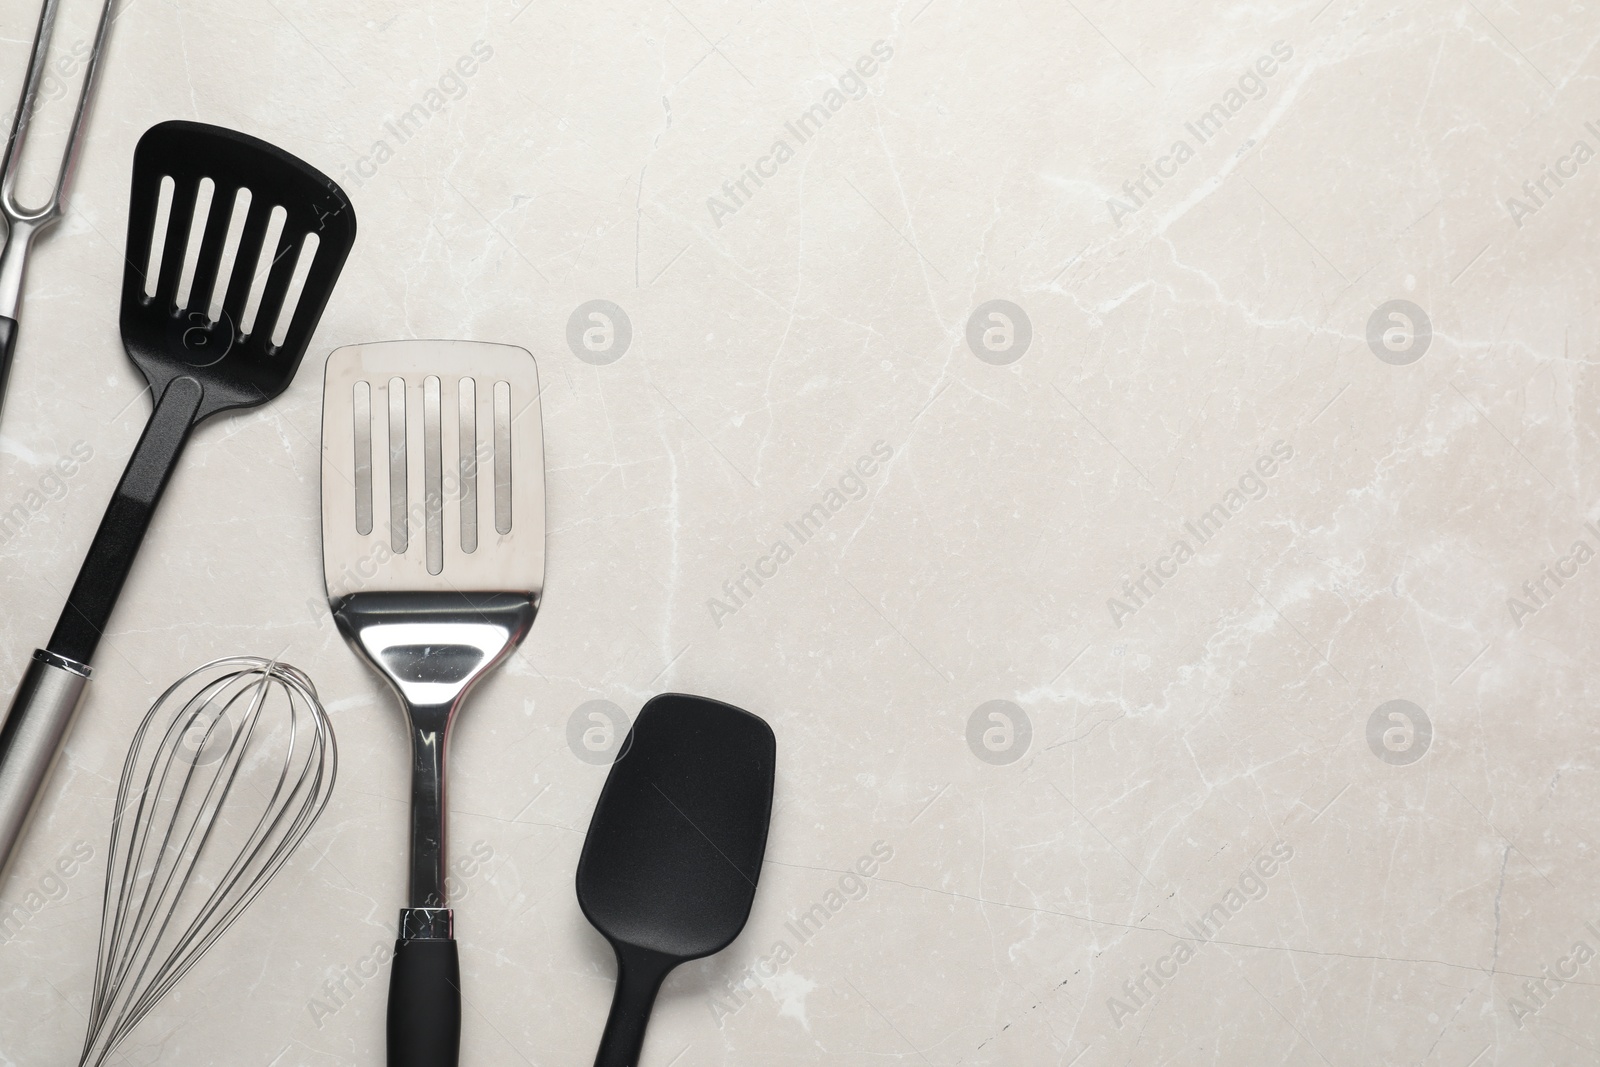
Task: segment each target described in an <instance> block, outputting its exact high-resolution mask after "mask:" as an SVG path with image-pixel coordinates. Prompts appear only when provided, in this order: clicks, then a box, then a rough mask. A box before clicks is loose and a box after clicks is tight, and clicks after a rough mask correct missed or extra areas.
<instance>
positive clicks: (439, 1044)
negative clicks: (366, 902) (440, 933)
mask: <svg viewBox="0 0 1600 1067" xmlns="http://www.w3.org/2000/svg"><path fill="white" fill-rule="evenodd" d="M388 1047H389V1067H456V1063H457V1061H458V1059H459V1058H460V1056H461V960H460V957H459V955H458V954H457V951H456V943H455V942H454V941H451V940H444V939H419V940H413V941H407V940H405V939H401V940H399V941H397V942H395V946H394V964H393V970H392V971H391V972H390V975H389V1023H388Z"/></svg>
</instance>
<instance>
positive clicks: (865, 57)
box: [706, 41, 894, 229]
mask: <svg viewBox="0 0 1600 1067" xmlns="http://www.w3.org/2000/svg"><path fill="white" fill-rule="evenodd" d="M893 57H894V46H893V45H891V44H890V43H889V42H887V41H877V42H876V43H874V44H873V46H872V49H871V52H870V54H867V53H863V54H862V56H861V58H859V59H857V60H856V61H855V65H854V66H852V67H847V68H846V69H845V71H844V73H843V74H840V75H839V76H838V77H837V78H835V79H834V80H835V81H836V82H837V83H838V84H837V87H835V88H830V89H829V90H828V91H827V92H825V93H823V94H822V99H821V100H819V101H817V102H816V103H815V104H812V105H811V106H810V107H808V108H806V109H805V110H804V111H802V112H801V113H800V114H799V115H798V116H797V117H796V118H794V119H793V120H791V121H789V122H785V123H784V124H783V131H784V134H786V135H787V136H782V135H780V136H778V137H775V138H773V140H772V147H771V148H770V149H768V151H767V154H766V155H764V156H762V157H761V158H760V159H758V160H756V161H755V162H754V163H752V164H750V165H749V166H747V167H745V168H744V169H743V170H742V171H741V172H740V174H739V176H738V177H737V178H733V179H731V180H729V181H725V182H723V183H722V196H721V197H717V196H708V197H706V210H707V211H709V212H711V221H712V222H714V223H716V224H717V227H718V228H719V229H720V228H721V227H722V220H723V219H724V218H726V217H728V216H729V215H735V214H738V212H739V209H741V208H743V207H744V206H745V205H746V204H748V203H750V201H751V199H752V198H753V197H754V196H755V191H754V190H752V189H751V188H750V183H751V182H754V183H755V186H756V189H760V188H761V187H762V186H763V185H765V184H766V183H765V182H763V181H762V179H763V178H776V177H777V176H778V168H779V167H782V166H783V165H784V164H785V163H787V162H789V160H791V159H793V158H794V155H795V147H797V146H799V145H803V144H805V143H806V142H807V141H809V140H811V139H812V138H813V137H815V136H816V135H817V134H819V133H821V132H822V127H823V125H824V124H825V123H826V122H827V121H828V120H829V119H831V118H833V116H835V115H837V114H838V113H839V112H840V111H842V110H843V109H844V106H845V104H847V103H849V102H850V101H851V100H860V99H862V98H863V97H865V96H866V95H867V82H866V79H868V78H870V77H872V76H873V75H874V74H877V73H878V71H879V69H880V68H881V67H882V65H883V64H885V63H887V62H889V60H890V59H892V58H893ZM790 139H792V140H793V141H794V145H790V143H789V141H790Z"/></svg>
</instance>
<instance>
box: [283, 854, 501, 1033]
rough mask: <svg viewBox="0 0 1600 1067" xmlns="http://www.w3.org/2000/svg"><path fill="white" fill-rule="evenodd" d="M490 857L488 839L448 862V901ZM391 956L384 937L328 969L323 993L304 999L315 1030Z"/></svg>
mask: <svg viewBox="0 0 1600 1067" xmlns="http://www.w3.org/2000/svg"><path fill="white" fill-rule="evenodd" d="M493 859H494V846H493V845H491V844H489V842H487V841H478V842H477V843H475V844H474V845H473V846H472V848H471V850H470V851H469V853H468V854H467V855H465V856H462V857H461V858H459V859H457V860H455V861H454V862H452V863H451V864H450V873H449V874H447V875H446V876H445V883H444V884H445V893H446V894H447V895H448V896H449V898H450V903H451V904H459V903H461V902H462V901H464V900H466V899H467V897H468V896H470V895H471V893H472V882H471V881H470V879H473V878H476V877H477V876H478V875H479V874H481V873H482V872H483V871H484V870H486V869H487V868H488V866H489V863H490V861H491V860H493ZM392 959H394V942H393V941H391V940H388V939H383V940H380V941H378V942H377V943H376V944H375V945H373V946H372V951H370V952H368V953H367V954H366V955H365V956H362V957H361V958H360V959H359V960H357V961H356V962H355V963H354V964H353V965H352V964H344V965H342V966H340V967H339V968H338V969H337V970H330V971H328V972H327V973H329V974H330V975H332V977H330V978H329V979H328V980H327V981H325V982H323V983H322V995H321V996H320V997H312V998H311V999H310V1000H308V1001H306V1010H307V1011H309V1012H310V1013H311V1021H312V1022H314V1023H316V1024H317V1029H318V1030H321V1029H322V1024H323V1023H325V1022H327V1021H328V1020H329V1019H331V1018H332V1017H333V1016H335V1015H337V1014H338V1013H339V1012H341V1011H343V1010H344V1009H345V1008H347V1007H349V1006H350V1004H351V1002H352V1001H354V1000H355V998H356V996H357V994H359V993H360V992H361V991H362V990H363V989H365V988H366V987H367V984H368V983H369V982H371V981H373V980H374V979H375V978H377V977H378V975H380V974H382V973H383V969H384V967H386V966H388V964H389V961H390V960H392Z"/></svg>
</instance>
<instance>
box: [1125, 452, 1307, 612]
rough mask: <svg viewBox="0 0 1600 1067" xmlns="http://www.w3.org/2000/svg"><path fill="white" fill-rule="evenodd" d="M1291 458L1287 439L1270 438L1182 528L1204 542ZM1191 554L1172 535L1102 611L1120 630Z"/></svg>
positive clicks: (1183, 541)
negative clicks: (1230, 484) (1231, 483)
mask: <svg viewBox="0 0 1600 1067" xmlns="http://www.w3.org/2000/svg"><path fill="white" fill-rule="evenodd" d="M1293 458H1294V446H1293V445H1291V444H1289V443H1288V442H1287V441H1282V440H1279V441H1274V442H1273V443H1272V448H1271V449H1270V450H1269V451H1268V452H1264V453H1262V454H1261V455H1260V456H1258V457H1257V458H1256V461H1255V463H1253V464H1251V467H1250V469H1249V470H1247V471H1245V473H1244V474H1242V475H1240V476H1239V484H1238V487H1237V488H1234V489H1229V490H1228V491H1227V492H1226V493H1224V494H1222V499H1221V500H1219V501H1218V502H1217V503H1215V504H1212V505H1211V506H1210V507H1209V508H1207V509H1206V510H1204V511H1202V512H1201V513H1200V514H1199V516H1197V517H1196V518H1195V519H1194V520H1192V521H1185V522H1184V524H1183V528H1184V530H1185V531H1187V532H1188V533H1189V535H1190V536H1192V537H1193V538H1194V539H1195V543H1196V544H1198V545H1204V544H1206V543H1207V542H1208V541H1210V540H1211V539H1212V538H1213V537H1215V536H1217V534H1218V533H1220V532H1222V527H1223V525H1224V524H1225V523H1227V521H1228V520H1229V519H1231V518H1233V517H1234V516H1235V515H1237V514H1239V513H1240V512H1241V511H1243V510H1244V509H1245V505H1246V504H1248V503H1250V502H1251V501H1252V500H1260V499H1261V498H1262V497H1264V496H1266V495H1267V488H1268V482H1269V480H1270V479H1271V478H1272V476H1273V475H1275V474H1277V473H1278V465H1279V463H1287V462H1289V461H1290V460H1291V459H1293ZM1194 557H1195V546H1194V545H1191V544H1189V542H1188V541H1187V540H1186V539H1185V538H1182V537H1177V538H1174V539H1173V542H1172V547H1171V548H1169V549H1168V550H1167V552H1166V554H1165V555H1162V556H1158V557H1157V558H1156V559H1155V561H1154V562H1152V563H1146V564H1144V565H1143V566H1142V568H1141V569H1140V572H1139V576H1138V577H1137V578H1127V579H1125V580H1124V581H1123V583H1122V597H1109V598H1107V600H1106V610H1107V611H1109V612H1110V613H1111V622H1112V624H1113V625H1114V626H1116V627H1117V629H1119V630H1120V629H1122V623H1123V621H1124V620H1126V619H1127V618H1128V617H1129V616H1131V615H1133V614H1135V613H1136V612H1137V611H1138V610H1139V609H1140V608H1142V607H1144V606H1145V605H1146V604H1148V603H1150V601H1151V600H1152V599H1153V598H1154V597H1155V595H1156V593H1158V592H1160V590H1161V588H1162V587H1163V586H1164V585H1166V584H1167V582H1169V581H1171V580H1172V579H1173V578H1176V577H1177V576H1178V568H1179V567H1181V566H1183V565H1184V564H1185V563H1187V562H1189V561H1190V560H1191V559H1194ZM1152 586H1154V588H1152Z"/></svg>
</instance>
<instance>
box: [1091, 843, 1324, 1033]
mask: <svg viewBox="0 0 1600 1067" xmlns="http://www.w3.org/2000/svg"><path fill="white" fill-rule="evenodd" d="M1292 859H1294V846H1293V845H1291V844H1289V843H1288V842H1287V841H1274V842H1273V843H1272V844H1271V845H1269V846H1267V847H1266V848H1263V849H1262V850H1261V851H1260V852H1257V853H1256V855H1255V858H1254V859H1252V860H1251V861H1250V862H1249V863H1247V864H1245V867H1244V870H1242V871H1240V872H1239V884H1238V885H1234V886H1229V887H1228V890H1227V892H1225V893H1223V894H1222V896H1221V897H1220V898H1219V899H1218V900H1217V902H1216V903H1215V904H1213V905H1211V907H1209V908H1207V909H1206V910H1205V911H1204V912H1203V913H1202V914H1201V916H1200V917H1199V918H1198V919H1196V920H1194V921H1193V922H1190V923H1185V924H1184V929H1185V930H1187V931H1188V932H1189V935H1190V936H1188V937H1182V936H1180V937H1179V938H1178V939H1177V940H1176V941H1174V942H1173V943H1172V947H1171V948H1170V949H1169V950H1168V951H1167V952H1166V953H1165V954H1164V955H1161V956H1158V957H1157V958H1156V959H1154V960H1152V961H1151V962H1149V963H1147V964H1145V965H1144V966H1143V967H1141V968H1139V973H1138V975H1137V976H1136V977H1133V978H1127V979H1124V980H1123V982H1122V996H1121V997H1107V998H1106V1010H1107V1011H1109V1012H1110V1013H1111V1022H1112V1025H1114V1026H1115V1027H1116V1028H1117V1029H1118V1030H1120V1029H1122V1024H1123V1022H1124V1020H1126V1019H1127V1018H1128V1017H1129V1016H1132V1015H1137V1014H1138V1013H1139V1011H1140V1009H1142V1008H1143V1007H1144V1006H1145V1005H1146V1004H1148V1003H1150V1002H1151V1001H1152V1000H1154V999H1155V997H1156V994H1157V993H1158V992H1160V990H1161V989H1162V987H1163V986H1165V985H1166V984H1167V983H1168V982H1170V981H1172V980H1173V979H1174V978H1176V977H1178V969H1179V968H1180V967H1182V966H1183V965H1184V964H1185V963H1188V962H1189V961H1190V960H1192V959H1194V955H1195V951H1196V944H1195V943H1197V944H1198V945H1204V944H1206V942H1208V941H1213V940H1215V939H1216V937H1217V935H1218V934H1220V933H1221V932H1222V927H1223V924H1224V923H1226V922H1227V921H1228V920H1229V919H1231V918H1233V917H1234V916H1235V915H1237V914H1239V913H1240V912H1241V911H1243V910H1244V908H1245V905H1246V904H1248V903H1249V902H1250V901H1252V900H1261V899H1263V898H1264V897H1265V896H1266V895H1267V888H1268V886H1267V880H1268V879H1269V878H1271V877H1272V876H1273V875H1275V874H1277V873H1278V872H1279V871H1280V870H1282V869H1283V865H1284V864H1287V863H1288V862H1289V861H1290V860H1292ZM1191 942H1193V943H1191Z"/></svg>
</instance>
